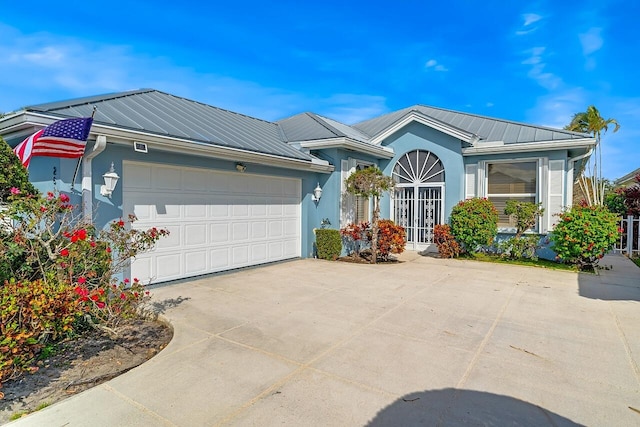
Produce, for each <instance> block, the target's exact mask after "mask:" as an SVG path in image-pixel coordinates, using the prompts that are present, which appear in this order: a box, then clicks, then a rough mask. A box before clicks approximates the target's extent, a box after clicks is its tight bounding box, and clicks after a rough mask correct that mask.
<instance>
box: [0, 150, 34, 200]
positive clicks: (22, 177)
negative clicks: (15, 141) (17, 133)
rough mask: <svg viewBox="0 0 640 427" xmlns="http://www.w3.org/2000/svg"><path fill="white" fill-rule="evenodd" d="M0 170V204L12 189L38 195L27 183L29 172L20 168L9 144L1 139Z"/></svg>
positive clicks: (20, 164) (20, 165)
mask: <svg viewBox="0 0 640 427" xmlns="http://www.w3.org/2000/svg"><path fill="white" fill-rule="evenodd" d="M0 170H1V171H2V173H0V202H4V201H6V200H7V199H8V198H9V196H10V195H11V189H12V188H14V189H18V188H19V189H20V190H21V191H22V192H23V193H28V194H38V190H36V189H35V187H34V186H33V184H31V183H30V182H29V172H28V171H27V169H25V167H24V166H22V163H20V159H18V156H16V154H15V153H14V152H13V150H12V149H11V147H9V144H7V143H6V142H5V140H4V139H2V138H1V137H0ZM14 191H15V190H14Z"/></svg>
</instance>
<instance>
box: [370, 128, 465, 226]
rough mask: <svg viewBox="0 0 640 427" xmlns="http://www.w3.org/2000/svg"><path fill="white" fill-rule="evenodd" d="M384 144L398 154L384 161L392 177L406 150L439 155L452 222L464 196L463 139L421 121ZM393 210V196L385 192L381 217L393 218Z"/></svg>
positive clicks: (445, 205)
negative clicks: (456, 207) (452, 215)
mask: <svg viewBox="0 0 640 427" xmlns="http://www.w3.org/2000/svg"><path fill="white" fill-rule="evenodd" d="M382 145H383V146H388V147H391V148H393V150H394V153H395V156H394V157H393V159H391V160H385V161H381V162H380V168H381V169H382V172H383V173H384V174H385V175H388V176H391V174H392V172H393V168H394V166H395V164H396V163H397V162H398V160H399V159H400V158H401V157H402V156H404V155H405V153H408V152H410V151H413V150H425V151H430V152H432V153H433V154H435V155H436V156H438V158H439V159H440V160H441V161H442V165H443V166H444V173H445V194H444V197H445V200H444V212H445V220H447V221H448V218H449V214H450V213H451V209H453V206H455V205H456V204H457V203H458V202H459V201H460V200H462V199H463V198H464V162H463V158H462V143H461V141H460V140H459V139H456V138H454V137H452V136H449V135H447V134H444V133H442V132H439V131H437V130H435V129H432V128H429V127H427V126H425V125H422V124H420V123H411V124H409V125H408V126H406V127H404V128H403V129H401V130H400V131H398V132H397V133H395V134H394V135H392V136H391V137H389V138H387V139H386V140H385V141H383V142H382ZM390 209H391V201H390V198H389V195H385V196H384V197H383V198H382V201H381V204H380V211H381V212H380V213H381V216H382V217H384V218H390V217H391V212H390Z"/></svg>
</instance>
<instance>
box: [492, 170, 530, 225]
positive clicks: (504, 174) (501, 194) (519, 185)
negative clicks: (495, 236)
mask: <svg viewBox="0 0 640 427" xmlns="http://www.w3.org/2000/svg"><path fill="white" fill-rule="evenodd" d="M486 179H487V187H486V189H487V191H486V195H487V198H488V199H489V200H490V201H491V202H492V203H493V204H494V206H495V207H496V209H497V210H498V228H514V227H515V226H516V224H515V221H514V220H513V218H510V217H509V216H508V215H505V214H504V208H505V206H506V204H507V200H519V201H522V202H532V203H536V202H537V201H538V196H537V193H538V162H537V161H523V162H491V163H487V178H486Z"/></svg>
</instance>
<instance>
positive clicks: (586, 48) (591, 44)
mask: <svg viewBox="0 0 640 427" xmlns="http://www.w3.org/2000/svg"><path fill="white" fill-rule="evenodd" d="M601 33H602V28H599V27H593V28H590V29H589V31H587V32H586V33H581V34H579V35H578V37H579V38H580V44H581V45H582V53H584V55H585V56H587V55H591V54H592V53H593V52H596V51H598V50H600V48H601V47H602V45H603V44H604V41H603V40H602V35H601Z"/></svg>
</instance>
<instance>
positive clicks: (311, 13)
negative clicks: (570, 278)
mask: <svg viewBox="0 0 640 427" xmlns="http://www.w3.org/2000/svg"><path fill="white" fill-rule="evenodd" d="M3 3H6V4H4V5H2V8H1V10H2V12H1V13H0V112H4V113H7V112H10V111H15V110H19V109H21V108H22V107H25V106H29V105H35V104H39V103H45V102H52V101H60V100H67V99H72V98H76V97H83V96H91V95H99V94H105V93H113V92H120V91H126V90H132V89H141V88H153V89H157V90H161V91H164V92H168V93H171V94H174V95H178V96H182V97H186V98H189V99H193V100H196V101H199V102H203V103H206V104H210V105H214V106H216V107H220V108H225V109H229V110H232V111H236V112H239V113H243V114H247V115H250V116H253V117H257V118H261V119H265V120H278V119H282V118H285V117H288V116H292V115H294V114H298V113H301V112H304V111H312V112H315V113H317V114H320V115H323V116H326V117H329V118H332V119H335V120H339V121H341V122H343V123H347V124H354V123H357V122H359V121H362V120H365V119H369V118H372V117H376V116H379V115H382V114H384V113H388V112H391V111H395V110H398V109H401V108H405V107H409V106H411V105H415V104H423V105H430V106H434V107H441V108H447V109H452V110H457V111H463V112H467V113H473V114H479V115H485V116H490V117H496V118H502V119H508V120H513V121H519V122H525V123H531V124H536V125H543V126H551V127H558V128H561V127H563V126H565V125H566V124H568V123H569V122H570V120H571V118H572V116H573V114H574V113H577V112H579V111H585V110H586V108H587V107H588V106H589V105H595V106H596V107H597V108H598V109H599V110H600V113H601V115H602V116H603V117H605V118H615V119H617V120H618V122H619V123H620V125H621V127H620V130H619V131H618V132H617V133H613V132H612V131H613V129H610V130H609V131H608V132H607V133H606V134H604V136H603V139H602V149H603V162H602V163H603V175H604V176H605V177H606V178H609V179H615V178H619V177H621V176H623V175H625V174H627V173H629V172H631V171H632V170H634V169H636V168H638V167H640V79H639V78H638V77H637V76H638V68H640V59H639V58H638V53H640V25H638V24H637V20H638V18H640V2H637V1H607V0H600V1H592V0H583V1H580V2H578V1H574V0H562V1H557V0H550V1H512V0H501V1H493V0H484V1H475V0H448V1H439V2H434V1H430V0H420V1H413V0H399V1H397V2H389V1H385V2H382V1H375V0H371V1H367V2H362V1H359V0H352V1H344V0H343V1H340V2H336V1H331V0H326V1H324V2H305V1H304V0H297V1H288V0H286V1H273V2H265V1H253V0H245V1H242V2H240V1H236V2H215V1H214V2H203V1H192V0H182V1H179V2H176V1H171V2H167V1H164V0H154V1H147V0H137V1H130V0H129V1H121V0H112V1H110V2H106V3H105V2H96V3H94V2H90V1H83V2H79V1H75V0H67V1H64V2H51V1H40V0H32V1H29V2H27V3H24V2H23V3H19V2H3Z"/></svg>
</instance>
